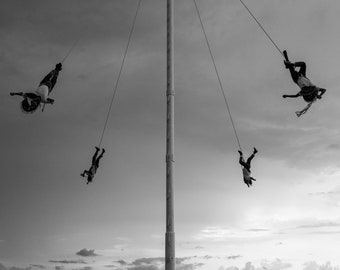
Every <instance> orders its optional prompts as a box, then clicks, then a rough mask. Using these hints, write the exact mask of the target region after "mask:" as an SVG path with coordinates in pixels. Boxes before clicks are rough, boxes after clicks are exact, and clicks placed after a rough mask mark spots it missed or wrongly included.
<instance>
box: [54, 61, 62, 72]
mask: <svg viewBox="0 0 340 270" xmlns="http://www.w3.org/2000/svg"><path fill="white" fill-rule="evenodd" d="M61 67H62V64H61V63H58V64H56V65H55V69H56V70H58V71H60V70H62V68H61Z"/></svg>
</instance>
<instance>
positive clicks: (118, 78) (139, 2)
mask: <svg viewBox="0 0 340 270" xmlns="http://www.w3.org/2000/svg"><path fill="white" fill-rule="evenodd" d="M140 4H141V0H139V1H138V6H137V9H136V13H135V16H134V18H133V23H132V27H131V30H130V34H129V38H128V42H127V45H126V48H125V52H124V56H123V60H122V64H121V66H120V69H119V73H118V77H117V81H116V84H115V87H114V91H113V94H112V98H111V102H110V106H109V110H108V112H107V115H106V120H105V124H104V127H103V131H102V134H101V136H100V140H99V144H98V147H99V148H100V146H101V144H102V141H103V138H104V133H105V130H106V127H107V123H108V120H109V117H110V112H111V108H112V104H113V100H114V98H115V96H116V92H117V88H118V84H119V80H120V76H121V74H122V70H123V66H124V62H125V58H126V55H127V51H128V49H129V45H130V41H131V36H132V33H133V29H134V28H135V24H136V19H137V14H138V11H139V8H140Z"/></svg>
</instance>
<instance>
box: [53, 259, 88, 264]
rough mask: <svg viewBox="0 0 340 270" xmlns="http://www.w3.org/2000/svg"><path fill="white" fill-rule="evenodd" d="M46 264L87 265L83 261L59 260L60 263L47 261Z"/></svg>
mask: <svg viewBox="0 0 340 270" xmlns="http://www.w3.org/2000/svg"><path fill="white" fill-rule="evenodd" d="M48 262H50V263H64V264H69V263H70V264H77V263H79V264H87V263H86V262H85V261H83V260H60V261H56V260H49V261H48Z"/></svg>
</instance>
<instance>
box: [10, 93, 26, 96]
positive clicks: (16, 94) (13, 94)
mask: <svg viewBox="0 0 340 270" xmlns="http://www.w3.org/2000/svg"><path fill="white" fill-rule="evenodd" d="M9 94H10V95H11V96H23V95H24V93H23V92H10V93H9Z"/></svg>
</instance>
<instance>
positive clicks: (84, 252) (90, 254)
mask: <svg viewBox="0 0 340 270" xmlns="http://www.w3.org/2000/svg"><path fill="white" fill-rule="evenodd" d="M76 254H77V255H79V256H83V257H94V256H98V254H96V253H94V249H86V248H83V249H82V250H79V251H78V252H77V253H76Z"/></svg>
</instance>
